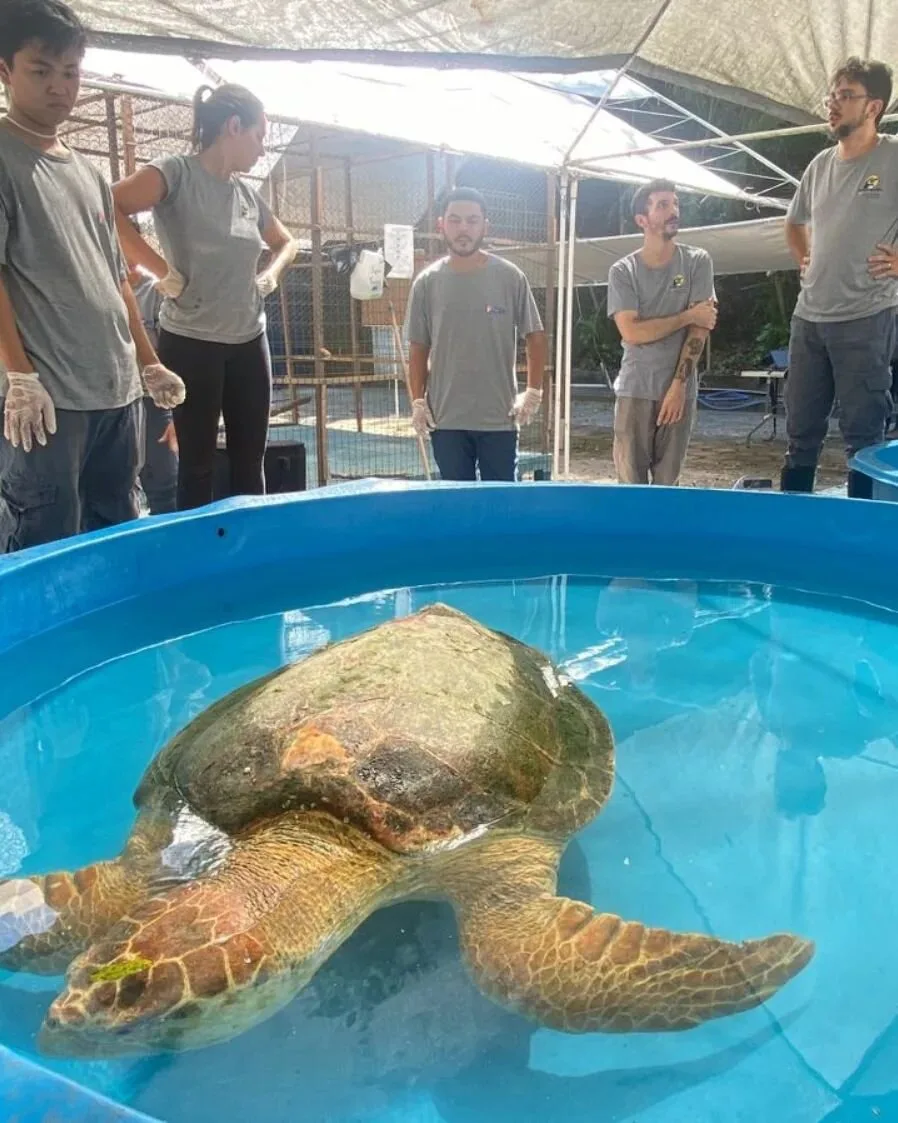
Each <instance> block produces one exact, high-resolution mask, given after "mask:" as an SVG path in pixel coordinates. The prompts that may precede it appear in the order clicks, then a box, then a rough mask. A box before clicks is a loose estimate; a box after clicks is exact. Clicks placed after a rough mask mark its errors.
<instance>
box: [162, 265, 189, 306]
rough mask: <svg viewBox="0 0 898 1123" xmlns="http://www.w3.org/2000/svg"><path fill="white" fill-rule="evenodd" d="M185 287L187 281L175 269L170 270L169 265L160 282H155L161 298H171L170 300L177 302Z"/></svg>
mask: <svg viewBox="0 0 898 1123" xmlns="http://www.w3.org/2000/svg"><path fill="white" fill-rule="evenodd" d="M186 287H187V281H186V280H185V278H184V277H183V276H182V275H181V274H180V273H179V272H178V271H177V269H172V267H171V266H170V265H169V267H168V272H167V273H166V274H165V276H164V277H163V278H162V280H161V281H157V282H156V289H157V291H158V292H161V293H162V295H163V296H168V297H171V299H172V300H177V299H178V297H179V296H180V295H181V293H182V292H183V291H184V289H185V288H186Z"/></svg>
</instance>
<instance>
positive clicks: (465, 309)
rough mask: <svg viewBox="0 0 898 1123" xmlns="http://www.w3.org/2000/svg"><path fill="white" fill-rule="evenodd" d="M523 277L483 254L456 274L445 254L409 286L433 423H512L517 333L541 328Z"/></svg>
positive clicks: (410, 332) (484, 426) (411, 327)
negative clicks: (425, 359)
mask: <svg viewBox="0 0 898 1123" xmlns="http://www.w3.org/2000/svg"><path fill="white" fill-rule="evenodd" d="M542 330H543V325H542V320H541V319H540V315H539V309H538V308H537V307H536V301H535V300H534V299H533V293H532V292H531V289H530V285H529V283H528V281H527V278H526V277H525V276H524V274H523V273H522V272H521V270H520V269H518V267H517V266H516V265H512V264H511V262H509V261H504V260H503V259H502V258H499V257H494V256H493V255H492V254H489V255H488V256H487V259H486V262H485V264H484V266H483V267H482V268H481V269H477V270H475V271H473V272H471V273H461V272H458V271H456V270H455V269H453V268H452V266H451V264H450V259H449V258H448V257H447V258H443V259H442V260H441V261H437V262H435V263H434V264H433V265H431V266H429V267H428V268H427V269H425V270H424V271H423V272H422V273H420V274H419V275H418V276H417V277H416V278H415V282H414V284H413V285H412V291H411V295H410V297H409V305H408V314H407V318H406V335H407V337H408V341H409V342H410V343H419V344H421V345H422V346H424V347H429V348H430V373H429V375H428V378H427V400H428V403H429V405H430V408H431V411H432V413H433V416H434V420H435V421H436V423H437V428H438V429H474V430H483V431H489V430H503V429H514V427H515V426H514V419H513V418H512V417H511V416H510V412H511V408H512V406H513V405H514V399H515V394H516V393H517V379H516V375H515V368H516V366H517V355H518V339H519V338H520V337H521V336H527V335H531V334H532V333H533V332H537V331H542Z"/></svg>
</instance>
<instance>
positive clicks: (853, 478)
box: [848, 469, 873, 499]
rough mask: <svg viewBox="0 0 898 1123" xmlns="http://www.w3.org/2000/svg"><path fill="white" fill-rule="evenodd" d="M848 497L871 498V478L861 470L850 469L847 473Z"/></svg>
mask: <svg viewBox="0 0 898 1123" xmlns="http://www.w3.org/2000/svg"><path fill="white" fill-rule="evenodd" d="M848 498H849V499H872V498H873V480H872V479H871V478H870V477H869V476H867V475H865V474H864V473H863V472H855V471H854V470H853V469H852V470H851V471H850V472H849V473H848Z"/></svg>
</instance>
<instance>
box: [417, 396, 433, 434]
mask: <svg viewBox="0 0 898 1123" xmlns="http://www.w3.org/2000/svg"><path fill="white" fill-rule="evenodd" d="M436 427H437V423H436V422H435V421H434V419H433V414H432V413H431V412H430V406H429V405H428V404H427V402H426V400H425V399H424V398H415V400H414V401H413V402H412V428H413V429H414V430H415V432H416V433H417V434H418V436H419V437H429V436H430V434H431V432H432V431H433V430H434V429H436Z"/></svg>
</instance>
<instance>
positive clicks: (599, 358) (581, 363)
mask: <svg viewBox="0 0 898 1123" xmlns="http://www.w3.org/2000/svg"><path fill="white" fill-rule="evenodd" d="M586 291H588V292H589V296H588V297H586V298H585V299H586V301H588V302H589V303H591V304H592V307H591V308H585V309H584V308H583V303H584V300H583V298H582V297H581V292H582V290H578V293H577V302H578V304H579V305H580V312H579V316H578V317H577V319H576V320H575V323H574V337H573V340H572V341H571V363H572V365H573V366H574V367H575V368H576V369H577V370H593V371H597V370H601V369H602V365H603V364H604V365H605V366H606V367H608V368H609V369H610V370H616V369H617V367H618V366H619V364H620V359H621V342H620V336H619V335H618V332H617V328H616V327H615V326H614V322H613V321H612V320H609V319H608V314H607V310H606V309H607V305H606V300H605V293H604V290H602V293H601V295H599V291H598V290H596V289H591V290H586Z"/></svg>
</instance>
